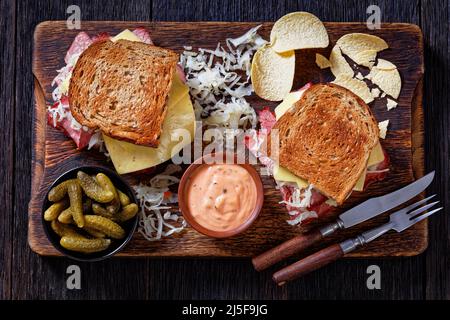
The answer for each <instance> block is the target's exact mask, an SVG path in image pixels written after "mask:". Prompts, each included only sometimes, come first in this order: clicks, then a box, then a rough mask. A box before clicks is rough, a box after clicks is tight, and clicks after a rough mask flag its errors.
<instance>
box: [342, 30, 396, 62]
mask: <svg viewBox="0 0 450 320" xmlns="http://www.w3.org/2000/svg"><path fill="white" fill-rule="evenodd" d="M336 45H337V46H339V48H341V50H342V53H343V54H345V55H347V56H348V57H349V58H350V59H352V60H353V61H355V62H357V60H358V59H362V58H363V57H360V55H362V52H364V51H375V53H376V52H379V51H382V50H385V49H387V48H389V46H388V45H387V43H386V41H384V40H383V39H381V38H379V37H377V36H373V35H370V34H366V33H349V34H346V35H344V36H342V37H341V38H339V40H338V41H337V42H336ZM367 54H369V56H370V52H369V53H364V55H366V56H367ZM363 60H364V59H363ZM363 62H367V61H363ZM358 64H361V65H364V64H362V63H358Z"/></svg>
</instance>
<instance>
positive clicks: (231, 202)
mask: <svg viewBox="0 0 450 320" xmlns="http://www.w3.org/2000/svg"><path fill="white" fill-rule="evenodd" d="M186 191H187V205H188V208H189V212H190V213H191V215H192V217H193V218H194V219H195V221H197V223H198V224H200V225H201V226H203V227H205V228H207V229H209V230H213V231H228V230H231V229H235V228H236V227H239V226H240V225H242V224H243V223H245V221H247V220H248V218H249V217H250V215H251V214H252V212H253V210H254V208H255V206H256V198H257V190H256V184H255V181H254V180H253V178H252V176H251V175H250V173H249V172H248V171H247V170H246V169H245V168H243V167H241V166H240V165H237V164H202V165H200V166H199V167H198V168H197V169H195V171H194V172H193V173H192V174H191V176H190V177H189V180H188V181H187V185H186Z"/></svg>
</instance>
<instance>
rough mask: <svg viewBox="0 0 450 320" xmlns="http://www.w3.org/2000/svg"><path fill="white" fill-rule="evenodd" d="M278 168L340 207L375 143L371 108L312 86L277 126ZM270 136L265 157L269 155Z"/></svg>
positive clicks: (344, 93)
mask: <svg viewBox="0 0 450 320" xmlns="http://www.w3.org/2000/svg"><path fill="white" fill-rule="evenodd" d="M274 129H278V130H279V131H278V134H279V137H280V145H279V164H280V165H281V166H282V167H285V168H287V169H288V170H289V171H291V172H292V173H294V174H295V175H297V176H299V177H300V178H302V179H305V180H307V181H308V183H310V184H313V186H314V188H316V189H317V190H319V191H320V192H321V193H323V194H324V195H326V196H327V197H329V198H331V199H334V200H335V201H336V202H337V203H338V204H339V205H340V204H342V203H343V202H344V201H345V199H346V198H347V197H348V196H349V195H350V193H351V192H352V189H353V187H354V186H355V184H356V182H357V181H358V178H359V177H360V176H361V174H363V172H364V170H365V169H366V166H367V161H368V159H369V155H370V152H371V151H372V149H373V148H374V147H375V145H376V144H377V143H378V135H379V129H378V124H377V121H376V120H375V118H374V116H373V114H372V112H371V111H370V108H369V107H368V106H367V104H366V103H365V102H364V101H363V100H362V99H361V98H360V97H358V96H357V95H355V94H354V93H352V92H351V91H349V90H347V89H345V88H343V87H341V86H338V85H335V84H330V83H327V84H316V85H313V86H312V87H311V88H310V89H308V90H307V91H306V92H305V93H304V94H303V96H302V98H301V99H300V100H299V101H298V102H297V103H296V104H295V105H294V106H293V107H292V108H291V109H289V110H288V111H287V112H286V113H285V114H284V115H283V116H282V117H281V118H280V119H279V120H278V121H277V123H276V124H275V126H274V127H273V129H272V130H274ZM271 143H272V142H271V137H270V135H269V137H268V149H267V150H268V153H269V156H272V157H273V156H274V155H272V154H271V149H272V148H271V147H270V144H271Z"/></svg>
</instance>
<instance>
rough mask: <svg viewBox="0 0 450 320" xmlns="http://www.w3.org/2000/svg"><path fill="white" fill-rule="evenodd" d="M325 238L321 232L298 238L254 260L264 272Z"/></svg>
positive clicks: (317, 231)
mask: <svg viewBox="0 0 450 320" xmlns="http://www.w3.org/2000/svg"><path fill="white" fill-rule="evenodd" d="M322 238H323V235H322V233H320V231H319V230H314V231H312V232H309V233H306V234H302V235H299V236H296V237H294V238H292V239H290V240H288V241H285V242H283V243H282V244H280V245H278V246H276V247H275V248H272V249H270V250H268V251H266V252H264V253H262V254H260V255H259V256H256V257H254V258H253V259H252V263H253V266H254V267H255V269H256V270H257V271H262V270H264V269H267V268H268V267H270V266H272V265H274V264H275V263H277V262H280V261H281V260H284V259H286V258H288V257H290V256H292V255H294V254H296V253H298V252H300V251H302V250H304V249H306V248H308V247H309V246H311V245H313V244H314V243H316V242H318V241H319V240H321V239H322Z"/></svg>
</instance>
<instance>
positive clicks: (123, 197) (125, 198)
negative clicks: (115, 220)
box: [117, 189, 130, 207]
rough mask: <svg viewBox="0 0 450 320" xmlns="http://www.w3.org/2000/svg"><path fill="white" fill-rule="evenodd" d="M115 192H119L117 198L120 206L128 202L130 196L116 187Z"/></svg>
mask: <svg viewBox="0 0 450 320" xmlns="http://www.w3.org/2000/svg"><path fill="white" fill-rule="evenodd" d="M117 193H118V194H119V200H120V204H121V205H122V207H125V206H127V205H129V204H130V198H129V197H128V196H127V195H126V194H125V193H123V192H122V191H120V190H119V189H117Z"/></svg>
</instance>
